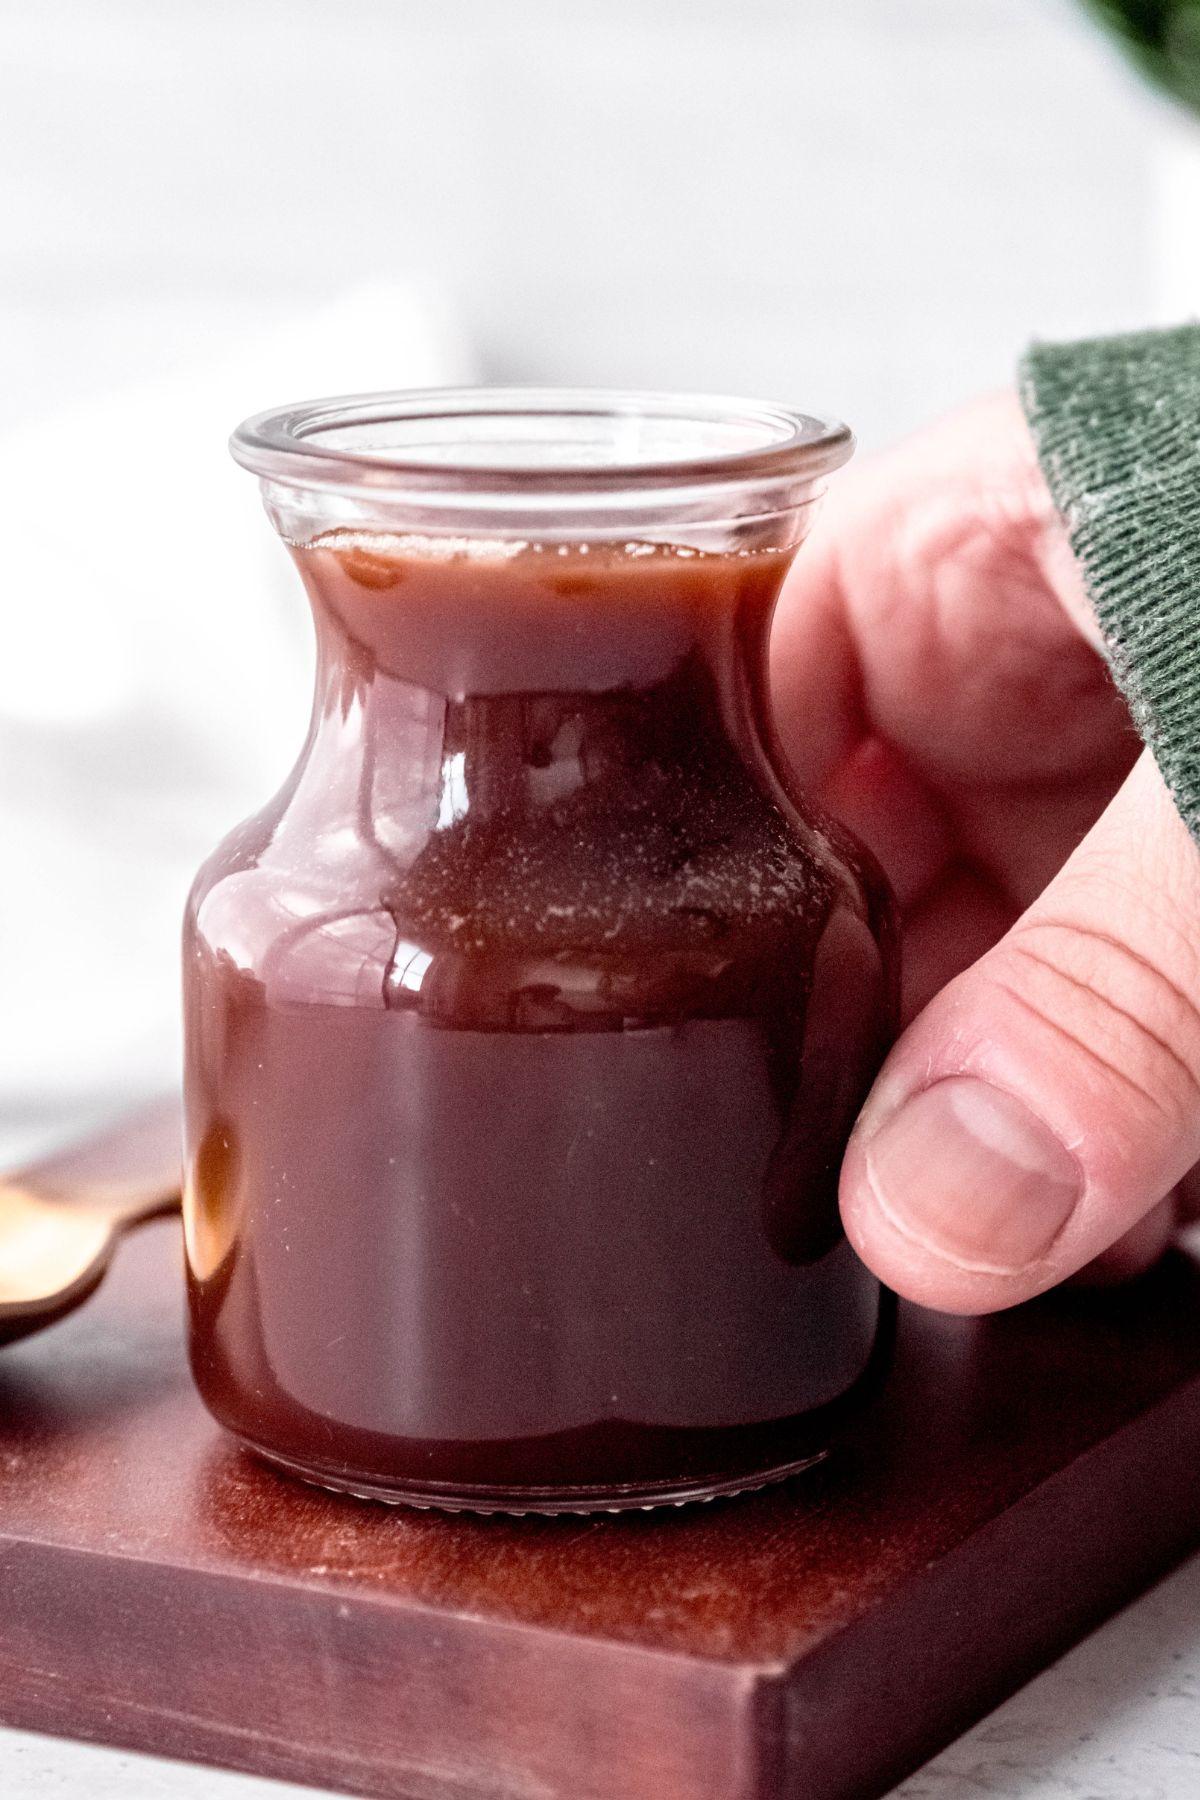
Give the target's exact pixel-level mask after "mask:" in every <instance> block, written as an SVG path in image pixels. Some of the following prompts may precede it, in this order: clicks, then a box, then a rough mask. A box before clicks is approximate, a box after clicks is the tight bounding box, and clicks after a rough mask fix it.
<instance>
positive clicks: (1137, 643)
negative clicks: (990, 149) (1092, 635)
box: [1021, 325, 1200, 839]
mask: <svg viewBox="0 0 1200 1800" xmlns="http://www.w3.org/2000/svg"><path fill="white" fill-rule="evenodd" d="M1021 398H1022V401H1023V403H1024V407H1025V414H1026V417H1027V418H1028V420H1029V424H1030V427H1031V429H1032V431H1033V436H1034V441H1035V442H1036V444H1037V449H1038V456H1039V459H1040V461H1041V465H1042V468H1043V470H1044V471H1045V475H1046V479H1047V480H1048V482H1049V484H1050V491H1051V493H1052V495H1053V496H1054V500H1055V504H1056V505H1057V506H1058V508H1059V510H1060V511H1061V512H1062V514H1063V516H1064V518H1065V520H1066V523H1067V529H1068V531H1069V532H1070V537H1071V544H1072V546H1073V548H1074V550H1075V554H1076V556H1077V557H1078V559H1079V562H1080V565H1081V567H1082V570H1083V575H1084V580H1085V581H1086V583H1087V588H1088V592H1089V594H1090V596H1091V600H1092V604H1093V606H1094V607H1095V609H1096V614H1097V617H1098V618H1099V621H1100V627H1101V630H1102V631H1103V633H1104V638H1105V642H1106V644H1107V647H1108V657H1109V661H1110V663H1111V665H1112V671H1113V676H1114V678H1115V680H1116V682H1117V685H1118V686H1119V687H1120V689H1121V691H1122V693H1123V694H1124V695H1125V698H1126V699H1127V700H1128V702H1129V705H1130V708H1131V710H1132V712H1133V717H1134V722H1135V723H1136V725H1137V727H1138V730H1139V731H1140V732H1141V734H1142V736H1143V738H1144V739H1145V740H1146V743H1147V744H1148V745H1149V746H1150V749H1151V750H1152V751H1153V753H1154V757H1155V760H1156V761H1157V763H1158V766H1159V768H1160V769H1161V770H1162V773H1163V776H1164V778H1165V780H1166V783H1167V786H1168V787H1169V788H1170V790H1171V793H1172V794H1173V795H1174V798H1175V803H1176V805H1177V806H1178V807H1179V810H1180V812H1181V813H1182V815H1183V817H1184V819H1185V821H1186V822H1187V825H1188V828H1189V829H1190V831H1191V832H1192V834H1193V835H1194V836H1195V837H1197V838H1198V839H1200V325H1184V326H1180V327H1178V328H1177V329H1175V330H1170V331H1146V332H1138V333H1136V334H1133V335H1131V336H1127V337H1110V338H1096V339H1090V340H1087V341H1085V342H1082V343H1076V344H1036V345H1034V347H1033V348H1032V349H1031V350H1030V351H1029V352H1028V353H1027V355H1026V357H1025V360H1024V362H1023V364H1022V369H1021Z"/></svg>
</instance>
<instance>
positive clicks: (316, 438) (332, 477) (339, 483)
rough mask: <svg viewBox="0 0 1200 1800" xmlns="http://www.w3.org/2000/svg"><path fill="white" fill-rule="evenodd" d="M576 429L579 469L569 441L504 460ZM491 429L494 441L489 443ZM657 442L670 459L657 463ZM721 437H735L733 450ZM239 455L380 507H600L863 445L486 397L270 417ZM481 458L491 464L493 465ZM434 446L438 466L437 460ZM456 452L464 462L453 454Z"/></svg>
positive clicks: (699, 400) (400, 401)
mask: <svg viewBox="0 0 1200 1800" xmlns="http://www.w3.org/2000/svg"><path fill="white" fill-rule="evenodd" d="M506 420H507V421H510V422H512V424H513V426H514V427H516V428H518V429H519V430H520V431H521V432H523V433H524V435H523V436H519V437H518V436H516V435H515V434H514V435H513V436H512V437H511V438H510V437H508V436H506V435H505V433H504V432H503V431H501V430H500V426H501V423H502V422H503V421H506ZM569 420H574V421H576V422H577V425H579V426H580V429H581V437H580V441H579V443H578V444H577V445H576V446H575V452H576V453H575V457H574V459H572V458H570V457H568V456H566V455H564V454H563V440H562V438H561V435H560V438H559V439H553V438H552V437H548V438H547V441H546V448H547V449H548V450H551V451H554V450H556V449H557V452H558V455H557V458H556V457H555V456H554V455H550V456H548V457H547V458H545V459H542V460H524V461H511V460H507V459H506V458H505V457H504V456H503V455H501V457H500V460H497V452H498V451H501V452H503V451H504V449H505V448H506V446H507V447H511V448H514V449H522V448H528V444H529V441H530V440H529V434H530V433H536V428H537V426H538V424H539V423H540V424H541V425H542V427H543V429H544V430H548V429H549V428H550V427H551V426H552V425H553V423H554V422H555V421H558V423H559V425H560V427H561V426H563V425H564V424H565V423H566V422H567V421H569ZM489 422H490V425H491V428H492V431H493V433H495V434H498V435H494V436H493V437H492V438H491V439H483V438H480V437H479V432H480V428H481V427H486V426H487V425H488V423H489ZM586 424H590V425H591V427H592V428H593V438H594V436H595V431H596V429H598V428H603V427H604V426H605V425H607V426H608V427H609V428H610V430H611V436H612V447H613V454H612V456H611V457H607V456H604V455H603V454H600V455H599V456H597V444H596V443H595V442H594V441H590V440H588V439H587V438H586V437H585V436H584V435H583V426H584V425H586ZM389 427H390V428H392V429H391V431H390V433H389V430H388V428H389ZM404 427H408V428H409V437H410V439H412V438H414V437H415V436H416V434H417V433H418V432H420V431H421V430H424V431H425V432H426V433H427V434H428V433H430V432H432V433H433V441H432V443H431V442H429V441H427V442H425V443H424V444H422V443H421V441H420V439H419V438H418V439H417V448H418V449H422V448H423V449H424V450H425V452H426V453H425V454H416V455H414V454H412V453H411V446H410V448H409V449H408V450H406V449H405V448H404V443H403V438H404V430H403V429H402V428H404ZM472 427H474V430H475V433H476V442H475V455H474V457H473V456H472ZM672 431H673V432H674V436H672ZM689 431H691V432H692V433H693V434H694V436H695V439H696V448H695V449H694V450H693V451H692V452H688V451H687V450H686V447H684V440H685V438H686V435H687V433H688V432H689ZM656 432H657V434H658V440H661V443H662V444H663V446H666V447H670V448H672V449H673V450H674V453H673V454H665V453H663V454H658V453H655V450H654V445H655V442H656V441H658V440H656V435H655V434H656ZM439 433H441V434H442V435H441V437H440V439H439V436H438V434H439ZM722 433H724V434H725V437H726V438H727V439H728V443H727V444H726V446H725V447H723V448H722V447H720V446H719V442H718V440H719V439H720V436H721V434H722ZM389 437H392V438H398V439H399V442H398V443H396V442H389V441H388V440H389ZM373 439H374V440H376V441H372V440H373ZM630 445H633V446H634V447H635V453H634V454H632V455H631V454H629V453H628V451H629V446H630ZM622 446H623V447H624V449H625V454H621V449H622ZM229 447H230V451H231V453H232V455H233V457H234V459H235V460H236V461H237V462H238V463H240V464H241V466H242V467H243V468H245V469H249V470H250V471H251V472H252V473H253V474H255V475H258V476H259V477H260V478H261V479H262V480H264V481H267V482H271V483H277V484H280V485H282V486H286V487H300V488H322V489H326V488H331V489H335V490H337V489H340V490H343V491H348V490H352V491H356V492H358V493H367V492H369V493H372V494H374V495H375V496H376V497H378V498H380V499H382V498H383V497H384V496H385V495H386V494H387V493H388V492H389V491H394V490H395V489H396V488H397V487H399V488H403V489H405V490H407V491H409V492H411V493H414V494H422V493H424V494H428V495H433V494H439V495H443V496H450V495H455V496H459V497H461V498H462V499H464V500H467V501H468V502H469V501H471V500H475V501H476V502H478V501H479V500H481V499H483V497H484V496H486V495H489V494H490V495H496V496H497V497H499V496H502V495H509V496H514V497H515V496H517V495H522V494H523V495H526V496H528V495H530V494H538V495H546V496H556V495H557V496H562V497H564V498H565V497H567V496H570V495H585V494H586V495H594V496H597V497H598V496H600V495H602V494H603V495H609V494H612V493H613V492H614V491H620V490H628V489H631V488H633V489H643V490H644V489H647V488H650V489H654V490H658V489H670V490H673V491H678V492H687V491H692V490H695V489H698V488H705V487H710V486H713V485H714V484H716V485H719V486H721V487H723V488H724V487H727V486H729V485H731V484H732V485H736V484H738V483H740V482H742V481H746V482H760V481H763V480H768V481H771V482H776V481H780V480H782V481H785V482H788V481H803V482H808V481H811V480H814V479H816V478H818V477H820V476H822V475H825V474H828V473H830V472H831V471H832V470H834V469H836V468H840V467H841V465H842V464H843V463H844V462H846V461H847V459H848V458H849V456H850V455H851V454H852V451H853V448H854V438H853V434H852V433H851V432H850V430H849V428H848V427H847V426H846V425H844V424H842V423H841V422H840V421H839V420H837V419H831V418H826V417H823V416H821V415H819V414H815V413H806V412H799V411H796V410H794V409H792V408H790V407H786V406H779V405H775V404H773V403H770V402H766V401H761V400H752V399H742V398H739V397H736V396H730V395H723V394H695V393H672V392H666V391H656V390H639V389H634V388H629V389H626V388H603V387H596V388H565V387H562V388H560V387H488V386H479V387H445V388H407V389H396V390H394V391H390V392H378V393H368V394H351V395H340V396H335V397H331V398H327V399H318V400H310V401H303V402H300V403H297V404H293V405H290V406H282V407H273V408H271V409H270V410H269V411H266V412H261V413H257V414H255V415H254V416H253V417H251V418H249V419H246V420H244V421H243V423H242V424H241V425H239V426H238V428H237V430H236V431H235V432H234V433H233V435H232V437H231V438H230V440H229ZM484 447H486V448H489V449H490V452H491V460H487V459H486V458H484V457H483V454H482V451H483V448H484ZM431 448H437V449H439V450H440V451H441V452H442V454H441V455H440V456H439V455H432V454H429V451H430V449H431ZM447 449H449V450H451V451H452V452H454V453H453V454H451V455H450V456H447V455H446V454H445V452H446V451H447ZM643 449H644V450H645V451H646V452H648V453H645V454H643V453H641V451H642V450H643ZM681 452H682V453H681Z"/></svg>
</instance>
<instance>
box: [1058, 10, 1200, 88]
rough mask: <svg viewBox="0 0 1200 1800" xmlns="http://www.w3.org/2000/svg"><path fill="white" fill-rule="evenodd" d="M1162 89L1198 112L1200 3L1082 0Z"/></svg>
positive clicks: (1199, 86)
mask: <svg viewBox="0 0 1200 1800" xmlns="http://www.w3.org/2000/svg"><path fill="white" fill-rule="evenodd" d="M1084 3H1085V5H1086V6H1087V8H1088V10H1089V12H1092V13H1095V15H1096V16H1097V18H1099V19H1101V20H1102V21H1103V23H1104V24H1105V25H1107V26H1108V28H1109V30H1110V31H1112V32H1114V33H1115V34H1116V35H1117V36H1118V37H1119V38H1120V39H1121V41H1122V42H1123V43H1124V45H1125V47H1126V49H1127V51H1128V53H1129V55H1130V56H1131V57H1132V59H1133V61H1134V62H1135V63H1136V64H1137V65H1138V67H1139V68H1140V69H1142V70H1143V72H1144V73H1145V74H1147V75H1149V76H1150V78H1151V79H1152V80H1153V81H1156V82H1157V83H1158V84H1159V86H1160V87H1163V88H1166V90H1167V92H1168V93H1170V94H1174V96H1175V98H1176V99H1177V100H1182V101H1183V102H1184V104H1185V105H1186V106H1190V107H1192V108H1193V109H1194V110H1195V111H1196V112H1200V0H1084Z"/></svg>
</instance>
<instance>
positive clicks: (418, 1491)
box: [237, 1434, 829, 1519]
mask: <svg viewBox="0 0 1200 1800" xmlns="http://www.w3.org/2000/svg"><path fill="white" fill-rule="evenodd" d="M237 1441H238V1442H239V1443H240V1444H241V1445H242V1447H243V1449H245V1450H248V1451H249V1452H250V1454H251V1455H252V1456H254V1457H255V1458H257V1459H258V1460H259V1461H260V1462H265V1463H267V1464H268V1465H269V1466H270V1467H271V1468H272V1469H275V1470H277V1471H279V1472H280V1473H281V1474H285V1475H290V1476H292V1477H293V1478H294V1479H295V1480H297V1481H302V1482H304V1484H305V1485H306V1486H307V1487H317V1488H323V1489H325V1490H326V1492H328V1493H332V1494H347V1495H350V1496H352V1497H353V1498H354V1499H356V1500H375V1501H379V1502H381V1503H382V1504H383V1505H385V1506H409V1507H415V1508H416V1509H417V1510H418V1511H421V1512H444V1513H477V1514H481V1515H484V1516H486V1515H488V1514H491V1513H500V1514H502V1515H504V1516H506V1517H508V1518H517V1519H520V1518H524V1517H526V1515H528V1514H534V1515H537V1516H539V1517H543V1518H549V1517H554V1516H556V1515H559V1514H576V1515H580V1514H582V1515H585V1516H586V1515H588V1514H594V1513H621V1512H654V1511H655V1510H656V1509H658V1508H661V1507H668V1506H692V1505H700V1504H703V1503H704V1502H706V1501H709V1500H722V1499H728V1498H731V1497H732V1496H734V1495H736V1494H752V1493H756V1492H757V1491H758V1489H759V1488H765V1487H772V1486H774V1485H775V1484H776V1483H777V1482H781V1481H787V1480H789V1479H790V1477H791V1476H793V1475H801V1474H803V1473H804V1472H805V1470H807V1469H811V1468H814V1467H815V1466H816V1465H817V1464H818V1463H823V1462H824V1461H825V1460H826V1458H827V1457H828V1455H829V1451H828V1450H817V1451H814V1452H810V1453H809V1454H808V1455H807V1456H802V1457H800V1458H798V1459H797V1460H795V1461H792V1462H787V1463H780V1464H777V1465H776V1466H775V1467H773V1468H770V1469H765V1470H754V1471H748V1472H747V1473H746V1474H743V1475H735V1476H731V1477H729V1478H728V1479H727V1480H724V1481H712V1480H701V1481H680V1482H666V1481H664V1482H648V1483H645V1484H643V1485H639V1484H638V1483H636V1482H630V1483H622V1484H620V1485H614V1486H612V1487H607V1488H599V1487H579V1488H565V1487H558V1488H537V1487H531V1488H506V1487H495V1488H487V1487H466V1486H463V1487H439V1486H437V1485H436V1484H435V1483H433V1482H430V1483H424V1482H419V1481H414V1482H396V1483H390V1482H389V1483H383V1482H373V1481H362V1480H357V1479H355V1477H353V1476H349V1475H346V1476H343V1475H338V1474H336V1473H334V1472H332V1471H330V1470H328V1469H322V1468H316V1467H313V1466H311V1465H309V1464H306V1463H300V1462H293V1461H292V1460H291V1458H289V1457H286V1456H281V1455H280V1454H279V1453H278V1451H275V1450H267V1449H265V1448H264V1447H263V1445H261V1444H256V1443H254V1442H253V1440H252V1439H250V1438H246V1437H242V1436H241V1435H240V1434H239V1435H238V1440H237Z"/></svg>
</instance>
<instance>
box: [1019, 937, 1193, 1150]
mask: <svg viewBox="0 0 1200 1800" xmlns="http://www.w3.org/2000/svg"><path fill="white" fill-rule="evenodd" d="M1148 935H1149V936H1151V937H1153V935H1154V934H1153V933H1151V934H1148ZM1160 950H1161V944H1160V945H1158V946H1156V945H1155V944H1154V943H1145V944H1141V943H1139V944H1134V943H1131V942H1129V941H1128V940H1127V938H1126V937H1124V936H1122V935H1118V934H1117V933H1115V932H1114V933H1110V932H1109V931H1107V930H1105V929H1104V928H1102V927H1100V926H1098V925H1095V924H1091V923H1088V922H1086V921H1082V920H1079V919H1070V918H1056V917H1054V916H1052V915H1046V916H1041V917H1031V918H1029V919H1027V920H1023V921H1021V922H1020V924H1018V925H1017V926H1016V927H1015V928H1014V930H1013V931H1012V932H1011V933H1010V934H1009V937H1008V939H1007V940H1006V942H1005V945H1004V951H1005V954H1006V955H1007V957H1008V958H1009V959H1010V963H1011V967H1012V970H1013V974H1014V977H1015V980H1016V985H1017V990H1018V992H1019V994H1020V997H1021V998H1022V999H1024V1000H1025V1001H1026V1003H1027V1004H1028V1005H1030V1006H1031V1007H1033V1008H1036V1009H1037V1010H1038V1011H1039V1012H1040V1014H1041V1016H1042V1018H1043V1020H1044V1022H1045V1023H1046V1025H1047V1027H1048V1028H1049V1029H1051V1030H1056V1031H1058V1032H1060V1033H1061V1034H1064V1035H1069V1036H1070V1037H1071V1038H1072V1039H1073V1041H1074V1043H1075V1045H1076V1048H1077V1049H1078V1051H1079V1053H1080V1054H1081V1055H1082V1056H1084V1057H1086V1058H1088V1059H1090V1060H1091V1061H1092V1062H1093V1063H1094V1064H1096V1065H1097V1066H1098V1067H1102V1068H1106V1069H1107V1070H1108V1071H1109V1073H1110V1075H1111V1076H1112V1078H1113V1080H1114V1081H1116V1082H1117V1083H1120V1084H1121V1085H1123V1086H1124V1088H1125V1089H1126V1090H1127V1091H1130V1092H1132V1093H1133V1094H1134V1095H1135V1096H1137V1097H1138V1099H1139V1100H1140V1102H1141V1104H1142V1105H1143V1106H1144V1107H1146V1108H1148V1109H1149V1110H1151V1111H1152V1112H1154V1113H1157V1114H1159V1115H1161V1117H1162V1118H1165V1119H1166V1120H1167V1121H1169V1122H1170V1124H1171V1125H1172V1126H1173V1127H1174V1126H1178V1125H1179V1124H1180V1123H1181V1122H1183V1121H1187V1122H1189V1123H1195V1122H1196V1121H1198V1120H1200V977H1198V974H1197V969H1196V964H1195V958H1194V956H1191V955H1188V956H1186V957H1184V958H1182V959H1180V961H1179V963H1178V965H1177V963H1176V961H1174V960H1172V959H1169V958H1164V957H1163V956H1162V955H1161V954H1160V953H1159V951H1160Z"/></svg>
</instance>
